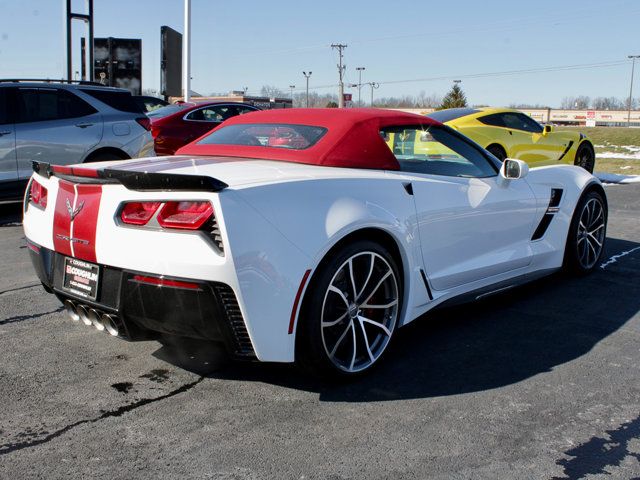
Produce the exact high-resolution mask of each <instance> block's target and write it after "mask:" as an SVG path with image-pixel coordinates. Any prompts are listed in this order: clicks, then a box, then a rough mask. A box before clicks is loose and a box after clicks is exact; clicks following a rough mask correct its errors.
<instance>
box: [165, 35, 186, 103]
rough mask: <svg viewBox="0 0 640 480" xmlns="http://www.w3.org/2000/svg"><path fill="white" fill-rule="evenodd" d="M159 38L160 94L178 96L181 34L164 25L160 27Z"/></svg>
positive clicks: (180, 83) (180, 87)
mask: <svg viewBox="0 0 640 480" xmlns="http://www.w3.org/2000/svg"><path fill="white" fill-rule="evenodd" d="M160 38H161V45H162V52H161V53H160V55H161V61H160V94H161V95H164V96H165V97H179V96H181V95H182V34H181V33H178V32H176V31H175V30H174V29H173V28H169V27H167V26H166V25H165V26H163V27H160Z"/></svg>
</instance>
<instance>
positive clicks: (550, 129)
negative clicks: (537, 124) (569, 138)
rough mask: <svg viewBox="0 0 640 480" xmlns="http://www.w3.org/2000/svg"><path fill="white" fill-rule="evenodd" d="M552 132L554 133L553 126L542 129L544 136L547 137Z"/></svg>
mask: <svg viewBox="0 0 640 480" xmlns="http://www.w3.org/2000/svg"><path fill="white" fill-rule="evenodd" d="M551 132H553V125H545V126H544V128H543V129H542V135H547V134H549V133H551Z"/></svg>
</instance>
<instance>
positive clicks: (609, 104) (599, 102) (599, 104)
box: [593, 97, 626, 110]
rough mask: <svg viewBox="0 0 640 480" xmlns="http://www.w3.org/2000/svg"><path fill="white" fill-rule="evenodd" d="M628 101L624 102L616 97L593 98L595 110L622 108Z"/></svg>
mask: <svg viewBox="0 0 640 480" xmlns="http://www.w3.org/2000/svg"><path fill="white" fill-rule="evenodd" d="M625 104H626V102H622V101H620V100H619V99H617V98H616V97H596V98H594V99H593V108H594V109H595V110H622V109H624V108H625Z"/></svg>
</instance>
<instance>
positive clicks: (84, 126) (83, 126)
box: [76, 122, 93, 128]
mask: <svg viewBox="0 0 640 480" xmlns="http://www.w3.org/2000/svg"><path fill="white" fill-rule="evenodd" d="M92 125H93V123H90V122H85V123H76V127H78V128H87V127H90V126H92Z"/></svg>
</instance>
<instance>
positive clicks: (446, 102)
mask: <svg viewBox="0 0 640 480" xmlns="http://www.w3.org/2000/svg"><path fill="white" fill-rule="evenodd" d="M466 106H467V97H466V96H465V94H464V92H463V91H462V89H461V88H460V85H458V84H457V83H454V84H453V87H451V90H449V93H447V94H446V95H445V97H444V98H443V99H442V104H441V105H440V107H439V108H438V110H443V109H445V108H461V107H466Z"/></svg>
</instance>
